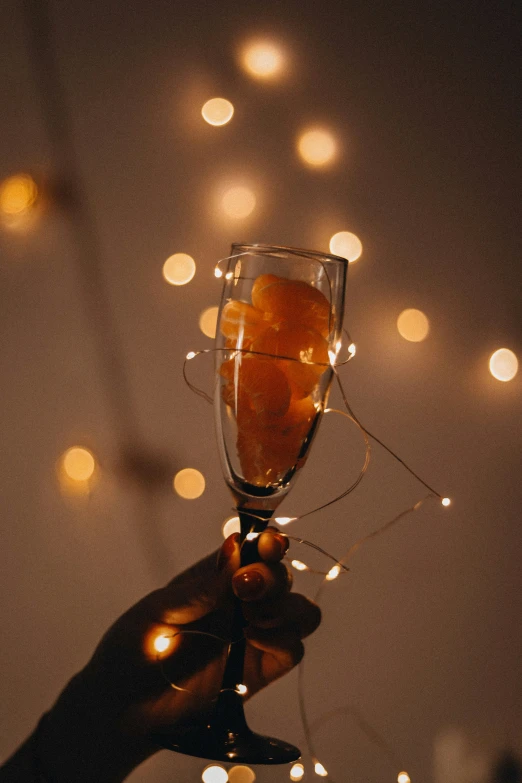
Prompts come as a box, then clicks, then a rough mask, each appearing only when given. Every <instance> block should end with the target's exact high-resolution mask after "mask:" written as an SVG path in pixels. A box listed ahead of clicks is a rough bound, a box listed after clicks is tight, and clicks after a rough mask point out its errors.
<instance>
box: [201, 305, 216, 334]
mask: <svg viewBox="0 0 522 783" xmlns="http://www.w3.org/2000/svg"><path fill="white" fill-rule="evenodd" d="M218 312H219V307H207V309H206V310H203V312H202V313H201V315H200V316H199V328H200V329H201V331H202V332H203V334H204V335H205V336H206V337H210V338H211V339H212V340H213V339H214V337H215V336H216V329H217V318H218Z"/></svg>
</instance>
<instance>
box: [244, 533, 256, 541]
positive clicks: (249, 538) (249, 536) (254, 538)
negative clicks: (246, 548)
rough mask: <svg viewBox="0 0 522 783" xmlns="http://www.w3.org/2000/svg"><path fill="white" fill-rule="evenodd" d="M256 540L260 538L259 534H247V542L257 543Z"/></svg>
mask: <svg viewBox="0 0 522 783" xmlns="http://www.w3.org/2000/svg"><path fill="white" fill-rule="evenodd" d="M256 538H259V533H254V532H253V531H252V533H247V534H246V539H247V541H255V540H256Z"/></svg>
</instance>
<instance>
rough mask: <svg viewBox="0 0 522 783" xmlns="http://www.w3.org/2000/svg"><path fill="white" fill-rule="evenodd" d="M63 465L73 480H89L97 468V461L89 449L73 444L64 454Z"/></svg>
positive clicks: (66, 473) (67, 474) (65, 471)
mask: <svg viewBox="0 0 522 783" xmlns="http://www.w3.org/2000/svg"><path fill="white" fill-rule="evenodd" d="M62 467H63V470H64V473H65V475H66V476H67V477H68V478H70V479H72V481H89V479H90V478H92V476H93V473H94V470H95V468H96V461H95V459H94V456H93V455H92V453H91V452H90V451H89V449H85V448H83V447H82V446H72V447H71V448H70V449H67V451H66V452H65V453H64V454H63V456H62Z"/></svg>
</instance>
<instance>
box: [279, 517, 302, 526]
mask: <svg viewBox="0 0 522 783" xmlns="http://www.w3.org/2000/svg"><path fill="white" fill-rule="evenodd" d="M296 519H297V517H276V518H275V521H276V522H277V524H278V525H288V524H289V523H290V522H294V521H295V520H296Z"/></svg>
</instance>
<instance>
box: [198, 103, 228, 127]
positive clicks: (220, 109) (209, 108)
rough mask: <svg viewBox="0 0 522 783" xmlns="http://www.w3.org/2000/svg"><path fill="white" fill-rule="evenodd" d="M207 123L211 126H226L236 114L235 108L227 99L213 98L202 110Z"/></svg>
mask: <svg viewBox="0 0 522 783" xmlns="http://www.w3.org/2000/svg"><path fill="white" fill-rule="evenodd" d="M201 114H202V116H203V119H204V120H205V122H208V124H209V125H216V126H219V125H226V124H227V122H230V120H231V119H232V115H233V114H234V107H233V105H232V104H231V103H230V101H227V99H226V98H211V99H210V100H209V101H207V102H206V103H205V104H204V105H203V108H202V109H201Z"/></svg>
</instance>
